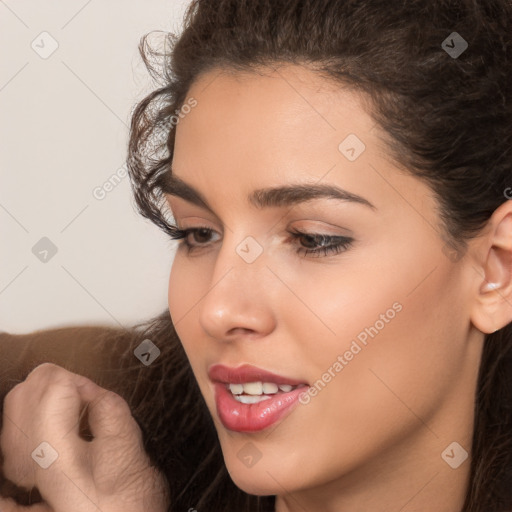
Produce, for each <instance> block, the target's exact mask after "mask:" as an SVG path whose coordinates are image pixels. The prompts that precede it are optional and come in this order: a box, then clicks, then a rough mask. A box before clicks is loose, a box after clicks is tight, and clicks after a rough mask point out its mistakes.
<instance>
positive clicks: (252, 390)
mask: <svg viewBox="0 0 512 512" xmlns="http://www.w3.org/2000/svg"><path fill="white" fill-rule="evenodd" d="M296 387H297V386H290V385H289V384H280V385H277V384H275V383H274V382H261V381H259V382H246V383H245V384H229V385H228V388H229V390H230V391H231V393H232V394H233V395H234V396H235V398H239V397H240V396H241V395H243V394H245V395H249V396H251V397H261V396H264V395H274V394H275V393H277V392H278V391H279V390H281V391H283V392H284V393H288V392H289V391H291V390H292V389H295V388H296ZM268 398H270V397H268ZM244 403H254V402H244Z"/></svg>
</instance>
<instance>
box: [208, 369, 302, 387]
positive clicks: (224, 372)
mask: <svg viewBox="0 0 512 512" xmlns="http://www.w3.org/2000/svg"><path fill="white" fill-rule="evenodd" d="M208 376H209V377H210V379H211V380H212V381H213V382H224V383H227V384H243V383H245V382H258V381H261V382H274V383H276V384H289V385H290V386H299V385H300V384H307V383H306V382H305V381H300V380H296V379H290V378H288V377H282V376H281V375H277V374H275V373H271V372H267V371H266V370H263V369H261V368H257V367H256V366H252V365H250V364H244V365H242V366H239V367H238V368H230V367H228V366H224V365H222V364H214V365H212V366H210V368H209V369H208Z"/></svg>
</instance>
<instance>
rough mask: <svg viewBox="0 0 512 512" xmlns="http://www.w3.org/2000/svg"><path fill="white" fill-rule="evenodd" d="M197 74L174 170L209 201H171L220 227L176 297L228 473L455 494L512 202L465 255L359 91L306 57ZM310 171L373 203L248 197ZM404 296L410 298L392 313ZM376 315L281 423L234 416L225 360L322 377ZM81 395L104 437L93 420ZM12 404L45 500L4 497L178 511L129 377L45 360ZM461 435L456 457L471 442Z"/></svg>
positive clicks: (18, 442)
mask: <svg viewBox="0 0 512 512" xmlns="http://www.w3.org/2000/svg"><path fill="white" fill-rule="evenodd" d="M189 93H190V96H192V97H194V98H196V100H197V106H195V108H193V109H192V110H191V112H190V113H189V114H187V115H186V116H185V117H184V118H183V119H181V120H180V122H179V124H178V127H177V137H176V146H175V150H176V151H175V156H174V161H173V167H174V172H175V174H176V175H177V176H179V177H180V178H182V179H183V180H185V181H186V182H188V183H189V184H191V185H192V186H194V187H195V188H196V189H198V190H199V191H200V192H201V193H202V194H203V195H204V196H205V198H206V199H207V201H208V202H209V203H210V205H211V206H212V208H213V212H208V211H207V210H205V209H204V208H201V207H199V206H197V205H193V204H191V203H189V202H188V201H185V200H183V199H181V198H178V197H176V196H173V195H169V196H168V201H169V206H170V207H171V210H172V212H173V215H174V217H175V220H176V223H177V224H178V225H179V227H180V228H192V227H198V226H203V227H204V226H206V227H210V228H211V229H212V230H213V236H212V237H211V239H209V238H208V237H206V240H205V238H204V237H197V238H196V239H195V240H192V238H193V237H192V236H190V237H189V241H190V242H191V243H200V244H201V243H202V244H205V246H204V247H200V248H198V249H195V250H194V251H193V252H191V253H187V250H186V247H185V246H184V245H180V247H179V248H178V251H177V253H176V256H175V259H174V262H173V266H172V271H171V275H170V279H169V311H170V313H171V316H172V318H173V321H174V324H175V327H176V331H177V333H178V335H179V337H180V339H181V341H182V343H183V346H184V348H185V350H186V352H187V355H188V357H189V359H190V363H191V365H192V369H193V371H194V374H195V376H196V378H197V381H198V383H199V386H200V388H201V391H202V393H203V396H204V398H205V401H206V404H207V406H208V408H209V410H210V412H211V414H212V417H213V421H214V424H215V427H216V429H217V431H218V435H219V439H220V442H221V445H222V450H223V454H224V459H225V462H226V465H227V468H228V470H229V472H230V475H231V477H232V479H233V481H234V482H235V483H236V484H237V485H238V486H239V487H240V488H241V489H243V490H244V491H246V492H248V493H251V494H260V495H276V497H277V498H276V511H277V512H303V511H308V512H310V511H317V510H318V511H320V510H321V511H322V512H367V511H368V510H372V511H375V512H384V511H386V512H388V511H395V510H396V511H400V512H431V511H432V510H436V511H437V512H457V511H460V510H461V507H462V504H463V500H464V495H465V492H466V487H467V484H468V476H469V467H470V460H471V454H469V458H468V459H466V460H465V461H464V462H462V463H461V464H460V465H459V466H458V467H457V468H456V469H452V467H450V466H449V465H448V464H447V463H446V462H445V460H444V459H443V458H442V456H441V454H442V453H443V452H446V449H447V447H449V446H450V445H451V444H452V443H453V442H457V443H458V444H459V445H460V446H461V447H462V448H465V449H466V450H467V451H469V447H470V446H471V439H472V432H473V420H474V418H473V406H474V395H475V390H476V384H477V373H478V368H479V364H480V358H481V352H482V344H483V340H484V334H485V333H489V332H493V331H494V330H496V329H499V328H501V327H503V326H504V325H506V324H508V323H510V322H511V321H512V306H511V305H512V201H507V202H505V203H503V204H502V205H501V206H500V207H499V208H498V209H497V210H496V211H495V212H494V213H493V215H492V217H491V218H490V219H489V221H488V223H487V225H486V227H485V228H484V229H483V230H482V233H481V234H480V236H478V237H476V238H475V239H473V240H471V242H470V244H469V250H468V252H467V253H466V255H465V256H464V257H463V258H461V259H454V258H451V257H450V252H449V251H447V250H446V247H445V243H444V241H443V238H442V236H441V231H440V229H439V218H438V216H437V215H438V214H437V208H436V207H437V203H436V200H435V198H434V195H433V194H432V192H431V190H430V189H429V188H428V187H427V186H426V185H425V184H424V183H422V182H421V181H420V180H418V179H417V178H414V177H412V176H410V175H409V174H407V173H406V172H404V170H403V169H402V168H400V166H399V165H398V164H396V163H393V162H392V160H391V159H390V158H389V157H388V156H387V154H386V150H385V146H384V144H383V142H382V139H381V137H380V136H381V135H382V134H381V133H380V132H379V131H378V128H377V127H375V126H374V123H373V122H372V120H371V116H370V115H369V113H368V110H367V108H365V103H364V102H363V101H362V98H361V97H359V96H357V95H356V94H355V93H353V92H350V91H348V90H346V89H340V88H339V87H338V88H336V89H334V88H333V87H332V84H329V83H327V82H325V81H323V79H321V78H320V77H318V76H317V75H315V74H314V73H313V72H312V71H310V70H307V69H306V68H302V67H295V66H284V67H282V68H280V69H279V70H267V74H266V75H261V74H243V75H242V74H237V75H233V74H230V73H226V72H223V73H219V72H218V71H216V72H214V71H211V72H209V73H207V74H205V75H204V76H203V77H201V78H200V79H199V80H198V81H197V82H196V83H194V85H193V86H192V88H191V90H190V91H189ZM366 107H368V105H367V104H366ZM349 133H353V134H357V136H358V137H359V138H360V139H361V140H362V141H364V144H365V145H366V149H365V151H364V152H363V153H362V154H361V155H360V156H359V157H358V158H357V159H356V160H355V161H353V162H350V161H349V160H347V159H346V158H345V157H344V156H343V155H342V154H341V153H340V152H339V151H338V145H339V144H340V142H341V141H342V140H344V139H345V137H346V136H347V135H348V134H349ZM198 141H200V144H198ZM296 182H301V183H304V184H316V183H320V182H322V183H330V184H334V185H337V186H340V187H342V188H345V189H346V190H349V191H350V192H352V193H356V194H359V195H360V196H363V197H364V198H366V199H367V200H368V201H370V202H371V203H372V204H373V205H374V206H375V208H374V209H372V208H368V207H367V206H364V205H361V204H357V203H350V202H346V201H345V202H342V201H338V200H333V199H316V200H314V201H310V202H308V203H303V204H301V205H295V206H293V207H286V208H275V207H274V208H270V209H258V208H256V207H255V206H253V205H251V204H249V203H248V202H247V200H246V195H247V194H248V193H250V192H251V191H253V190H255V189H259V188H262V187H268V186H275V185H283V184H291V183H296ZM413 205H414V206H413ZM291 229H299V230H301V231H306V232H308V233H310V234H315V233H320V234H328V235H332V236H336V235H339V236H351V237H352V238H353V239H354V242H353V244H352V245H351V246H350V247H349V248H348V249H347V250H346V251H345V252H342V253H340V254H334V255H331V256H320V257H317V256H311V255H309V256H304V255H302V254H298V253H297V249H298V248H299V247H300V246H303V247H310V244H311V240H310V239H304V238H302V239H300V240H293V239H291V238H290V235H289V233H288V231H289V230H291ZM247 236H252V237H253V238H254V239H255V240H256V241H257V242H258V243H259V244H260V246H261V248H262V249H263V252H262V253H261V254H260V255H259V256H258V257H257V258H256V259H255V260H254V261H253V262H252V263H247V262H246V261H245V260H243V259H242V258H241V257H240V256H239V254H238V253H237V252H236V247H237V246H238V244H240V242H241V241H242V240H244V239H245V238H246V237H247ZM489 283H494V284H495V286H489ZM394 304H399V305H400V306H401V308H400V310H399V311H398V310H395V314H394V315H393V318H392V319H391V320H389V317H388V320H387V321H385V319H386V318H385V315H386V314H389V313H387V312H388V311H391V310H392V307H393V305H394ZM381 315H383V316H384V319H383V316H381ZM378 320H380V321H381V322H383V323H382V327H379V328H378V333H377V335H375V336H374V337H373V338H369V339H368V340H367V344H366V345H362V344H361V345H362V348H361V350H360V351H359V352H357V354H356V355H354V356H353V358H352V359H351V360H349V361H348V360H347V358H346V357H345V359H344V361H345V363H344V366H343V368H342V370H341V371H339V372H338V373H335V374H334V375H335V376H334V377H331V380H330V382H328V383H327V384H326V385H325V386H324V387H323V388H322V389H321V391H320V392H318V393H317V395H316V396H314V397H313V398H311V400H310V401H309V403H306V404H298V406H297V407H296V408H295V409H294V410H293V411H292V412H291V414H290V415H288V416H287V417H286V418H284V419H283V421H281V422H280V423H279V424H277V425H275V426H273V427H271V428H269V429H266V430H264V431H262V432H257V433H238V432H232V431H229V430H227V429H226V428H225V427H224V426H223V425H222V423H221V422H220V420H219V418H218V416H217V413H216V408H215V402H214V394H213V386H212V384H211V383H210V381H209V380H208V376H207V369H208V367H209V366H210V365H211V364H213V363H224V364H227V365H230V366H238V365H240V364H243V363H249V364H253V365H256V366H259V367H262V368H264V369H267V370H269V371H272V372H275V373H277V374H281V375H285V376H287V377H292V378H297V379H300V380H305V381H307V382H308V383H309V384H310V385H312V384H313V383H315V382H316V381H318V380H319V379H321V378H322V376H324V374H326V372H327V371H328V369H329V368H331V369H332V368H333V365H334V363H335V362H336V361H337V360H338V356H339V355H342V356H344V355H345V352H346V351H347V350H348V349H349V347H350V346H351V344H352V341H353V340H354V339H357V336H358V335H360V334H361V332H364V330H365V328H370V327H371V326H374V325H377V324H376V322H377V321H378ZM84 404H90V405H91V407H90V412H91V413H92V414H91V415H90V417H89V423H90V425H89V426H90V429H91V432H92V433H93V435H94V439H93V441H92V442H85V441H84V440H83V439H81V438H79V436H78V431H77V430H78V419H79V414H80V410H81V407H83V405H84ZM3 414H4V422H3V429H2V432H1V435H0V448H1V450H2V454H3V456H4V464H3V467H2V470H3V471H4V474H5V475H6V477H7V478H9V479H10V480H12V481H13V482H14V483H17V484H18V485H23V486H25V487H32V486H37V488H38V489H39V491H40V492H41V494H42V496H43V498H44V499H45V503H43V504H39V505H36V506H34V507H31V508H30V509H27V508H24V507H21V506H18V505H16V504H15V503H14V502H13V501H12V500H6V499H2V498H0V507H1V509H2V510H3V511H5V512H20V511H22V510H23V511H24V510H31V511H34V512H68V511H69V510H77V511H81V512H88V511H89V510H91V511H92V510H97V508H96V505H98V506H99V507H100V508H101V510H102V511H103V512H110V511H112V512H114V511H118V510H119V506H121V508H122V509H123V510H124V511H126V512H142V511H146V510H154V511H164V510H167V505H168V497H167V495H166V492H165V489H166V485H165V482H164V481H163V479H162V477H161V475H159V474H158V473H156V472H155V470H154V468H152V467H150V464H149V460H148V458H147V455H146V454H145V453H144V450H143V445H142V438H141V432H140V430H139V429H138V426H137V424H136V422H135V420H134V419H133V418H132V417H131V414H130V411H129V408H128V405H127V404H126V402H125V401H124V400H123V399H122V398H121V397H119V396H118V395H116V394H115V393H112V392H107V391H106V390H104V389H102V388H101V387H99V386H97V385H96V384H94V383H92V382H91V381H90V380H89V379H86V378H85V377H82V376H79V375H76V374H73V373H71V372H68V371H67V370H65V369H63V368H60V367H58V366H56V365H53V364H48V363H46V364H43V365H40V366H38V367H37V368H35V369H34V370H33V371H32V372H31V374H30V375H29V376H28V378H27V379H26V380H25V381H24V382H22V383H20V384H18V385H16V386H15V387H14V388H13V389H12V390H11V392H9V394H8V395H7V396H6V398H5V402H4V410H3ZM5 418H8V420H5ZM40 440H46V441H47V442H49V443H50V444H51V445H52V446H53V447H54V448H55V449H56V451H57V452H58V453H59V457H58V459H57V460H56V461H55V462H54V463H53V464H52V465H51V466H50V467H49V468H48V469H39V468H38V467H37V466H36V465H35V464H34V461H33V460H32V457H31V455H30V454H31V453H32V451H33V449H34V444H37V443H38V442H39V441H40ZM36 441H37V443H36ZM249 442H250V443H252V445H254V447H256V448H257V450H258V451H259V452H260V454H261V458H260V459H259V460H258V461H257V462H256V463H255V464H254V465H252V467H247V466H245V465H244V464H243V463H242V462H241V461H240V459H239V458H238V456H237V454H238V452H239V450H240V449H242V448H244V449H247V446H248V445H247V444H248V443H249ZM254 447H253V448H252V449H253V450H254ZM448 453H449V454H450V455H451V454H452V453H453V456H452V458H451V460H452V462H454V461H453V459H454V458H458V457H459V455H460V449H458V448H455V449H454V451H453V452H451V451H449V452H448ZM449 460H450V459H449ZM298 469H299V470H298ZM64 474H66V475H68V476H71V478H67V477H64V476H63V475H64ZM77 486H78V487H79V488H80V489H81V491H78V490H77ZM120 504H121V505H120Z"/></svg>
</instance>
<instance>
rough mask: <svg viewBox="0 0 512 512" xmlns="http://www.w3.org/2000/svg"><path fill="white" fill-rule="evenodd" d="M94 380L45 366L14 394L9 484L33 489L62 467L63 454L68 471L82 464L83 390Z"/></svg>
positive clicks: (4, 438)
mask: <svg viewBox="0 0 512 512" xmlns="http://www.w3.org/2000/svg"><path fill="white" fill-rule="evenodd" d="M88 382H90V381H89V379H87V378H86V377H83V376H81V375H77V374H74V373H71V372H69V371H67V370H65V369H64V368H60V367H58V366H56V365H53V364H48V363H45V364H42V365H39V366H38V367H37V368H35V369H34V370H33V371H32V372H31V374H30V375H29V377H28V378H27V379H26V380H25V382H23V383H21V384H18V385H17V386H16V387H15V388H13V389H12V390H11V391H10V392H9V393H8V395H7V396H6V397H5V400H4V420H5V421H4V425H3V428H2V432H1V434H0V445H1V449H2V453H3V455H4V465H3V470H4V473H5V475H6V476H7V478H8V479H9V480H11V481H12V482H14V483H15V484H17V485H19V486H22V487H27V488H30V487H32V486H34V485H36V481H37V477H38V476H39V473H41V471H42V470H45V471H43V473H46V472H47V471H46V467H47V466H48V465H49V464H53V463H54V461H56V462H57V463H58V464H59V465H60V463H61V462H62V459H61V458H60V455H64V464H65V466H66V467H70V466H74V465H75V464H76V461H77V460H80V458H81V457H82V456H83V444H84V443H85V441H83V439H81V438H79V436H78V432H79V426H80V410H81V408H82V406H83V403H82V396H81V394H80V393H79V392H78V386H84V385H87V384H88ZM73 432H74V433H75V434H76V435H73V434H72V433H73ZM57 459H59V460H57ZM36 463H40V464H39V466H38V465H37V464H36ZM41 468H42V469H41Z"/></svg>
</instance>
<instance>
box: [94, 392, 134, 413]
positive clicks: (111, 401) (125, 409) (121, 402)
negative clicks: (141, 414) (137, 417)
mask: <svg viewBox="0 0 512 512" xmlns="http://www.w3.org/2000/svg"><path fill="white" fill-rule="evenodd" d="M101 401H102V402H103V406H104V407H106V408H108V410H109V411H110V412H111V414H112V415H115V416H120V417H125V416H126V415H130V416H131V411H130V407H129V406H128V404H127V402H126V400H125V399H124V398H123V397H122V396H120V395H118V394H117V393H114V392H113V391H109V390H107V391H106V392H105V394H104V395H103V398H102V399H101Z"/></svg>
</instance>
